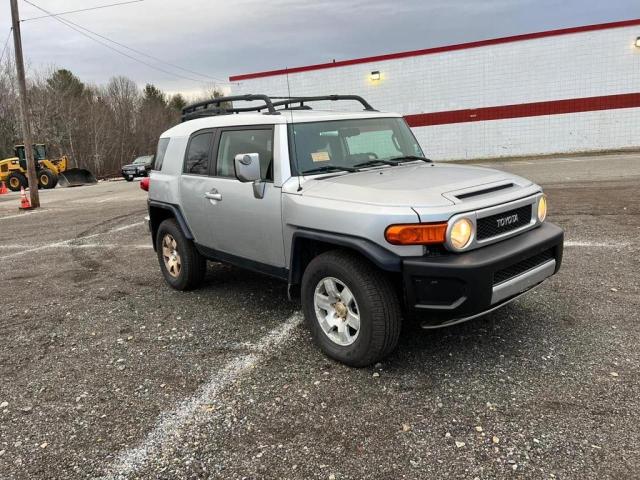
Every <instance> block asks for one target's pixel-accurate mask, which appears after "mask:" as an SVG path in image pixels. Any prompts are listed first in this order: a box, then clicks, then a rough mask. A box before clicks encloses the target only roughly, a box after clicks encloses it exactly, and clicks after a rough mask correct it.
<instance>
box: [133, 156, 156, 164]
mask: <svg viewBox="0 0 640 480" xmlns="http://www.w3.org/2000/svg"><path fill="white" fill-rule="evenodd" d="M152 158H153V155H147V156H144V157H138V158H136V159H135V160H134V161H133V164H134V165H144V164H145V163H151V159H152Z"/></svg>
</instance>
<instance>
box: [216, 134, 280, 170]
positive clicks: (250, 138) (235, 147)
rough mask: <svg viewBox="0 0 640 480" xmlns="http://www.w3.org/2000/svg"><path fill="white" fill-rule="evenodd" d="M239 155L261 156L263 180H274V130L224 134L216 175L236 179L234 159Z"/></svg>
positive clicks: (221, 140)
mask: <svg viewBox="0 0 640 480" xmlns="http://www.w3.org/2000/svg"><path fill="white" fill-rule="evenodd" d="M239 153H257V154H258V155H260V176H261V178H262V180H273V173H272V172H273V130H271V129H268V130H266V129H265V130H262V129H260V130H258V129H256V130H249V129H245V130H234V131H225V132H222V135H221V136H220V146H219V147H218V161H217V164H216V175H217V176H219V177H235V175H236V172H235V165H234V159H235V158H236V155H238V154H239Z"/></svg>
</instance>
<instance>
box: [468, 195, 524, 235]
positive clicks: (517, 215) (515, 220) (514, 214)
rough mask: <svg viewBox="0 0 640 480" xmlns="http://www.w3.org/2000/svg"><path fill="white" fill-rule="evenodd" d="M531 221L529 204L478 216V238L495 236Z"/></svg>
mask: <svg viewBox="0 0 640 480" xmlns="http://www.w3.org/2000/svg"><path fill="white" fill-rule="evenodd" d="M529 222H531V205H530V204H529V205H525V206H524V207H520V208H516V209H515V210H509V211H507V212H502V213H498V214H496V215H491V216H490V217H484V218H479V219H478V221H477V228H478V229H477V233H476V237H477V239H478V240H485V239H487V238H491V237H497V236H498V235H501V234H503V233H506V232H510V231H512V230H516V229H517V228H520V227H523V226H525V225H528V224H529Z"/></svg>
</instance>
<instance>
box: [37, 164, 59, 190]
mask: <svg viewBox="0 0 640 480" xmlns="http://www.w3.org/2000/svg"><path fill="white" fill-rule="evenodd" d="M57 183H58V177H57V175H56V174H55V173H53V172H52V171H51V170H49V169H48V168H43V169H42V170H40V171H39V172H38V188H44V189H47V190H49V189H52V188H55V186H56V184H57Z"/></svg>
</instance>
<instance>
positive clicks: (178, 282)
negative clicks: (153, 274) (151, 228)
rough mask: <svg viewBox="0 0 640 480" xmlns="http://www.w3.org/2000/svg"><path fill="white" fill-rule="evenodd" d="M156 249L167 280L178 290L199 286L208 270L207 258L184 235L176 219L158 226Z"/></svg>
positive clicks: (161, 268)
mask: <svg viewBox="0 0 640 480" xmlns="http://www.w3.org/2000/svg"><path fill="white" fill-rule="evenodd" d="M156 251H157V254H158V261H159V262H160V270H161V271H162V275H163V276H164V279H165V280H166V282H167V283H168V284H169V286H171V287H172V288H175V289H176V290H193V289H195V288H198V287H199V286H200V284H201V283H202V281H203V280H204V277H205V274H206V272H207V260H206V259H205V258H204V257H203V256H202V255H200V252H198V250H197V249H196V247H195V245H194V244H193V242H192V241H191V240H189V239H188V238H187V237H185V236H184V234H183V233H182V230H181V229H180V227H179V226H178V224H177V222H176V221H175V220H174V219H168V220H165V221H164V222H162V223H161V224H160V227H158V233H157V235H156Z"/></svg>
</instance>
